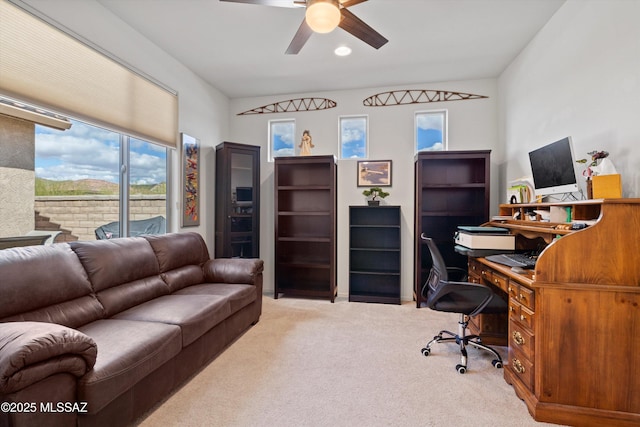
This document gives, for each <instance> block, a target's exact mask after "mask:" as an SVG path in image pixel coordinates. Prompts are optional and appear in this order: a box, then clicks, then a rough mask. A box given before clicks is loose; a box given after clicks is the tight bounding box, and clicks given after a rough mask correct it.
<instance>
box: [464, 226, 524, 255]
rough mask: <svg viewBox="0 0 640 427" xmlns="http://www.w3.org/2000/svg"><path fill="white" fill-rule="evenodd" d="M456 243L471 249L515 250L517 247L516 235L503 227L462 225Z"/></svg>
mask: <svg viewBox="0 0 640 427" xmlns="http://www.w3.org/2000/svg"><path fill="white" fill-rule="evenodd" d="M453 240H454V242H455V243H456V245H460V246H464V247H467V248H469V249H499V250H509V251H513V250H515V248H516V236H514V235H513V234H509V230H508V229H506V228H501V227H468V226H460V227H458V231H456V233H455V235H454V238H453Z"/></svg>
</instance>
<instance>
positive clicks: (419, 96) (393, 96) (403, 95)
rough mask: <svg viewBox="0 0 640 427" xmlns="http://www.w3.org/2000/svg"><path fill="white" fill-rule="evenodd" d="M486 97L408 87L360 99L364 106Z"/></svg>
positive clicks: (385, 105)
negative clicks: (407, 88)
mask: <svg viewBox="0 0 640 427" xmlns="http://www.w3.org/2000/svg"><path fill="white" fill-rule="evenodd" d="M480 98H488V96H484V95H475V94H473V93H464V92H451V91H448V90H429V89H423V90H420V89H409V90H393V91H390V92H382V93H378V94H375V95H372V96H370V97H368V98H366V99H365V100H363V101H362V104H363V105H364V106H365V107H387V106H389V105H405V104H424V103H427V102H443V101H464V100H467V99H480Z"/></svg>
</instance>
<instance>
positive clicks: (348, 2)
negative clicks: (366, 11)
mask: <svg viewBox="0 0 640 427" xmlns="http://www.w3.org/2000/svg"><path fill="white" fill-rule="evenodd" d="M366 1H367V0H345V1H341V2H340V4H341V5H342V7H351V6H355V5H356V4H358V3H364V2H366Z"/></svg>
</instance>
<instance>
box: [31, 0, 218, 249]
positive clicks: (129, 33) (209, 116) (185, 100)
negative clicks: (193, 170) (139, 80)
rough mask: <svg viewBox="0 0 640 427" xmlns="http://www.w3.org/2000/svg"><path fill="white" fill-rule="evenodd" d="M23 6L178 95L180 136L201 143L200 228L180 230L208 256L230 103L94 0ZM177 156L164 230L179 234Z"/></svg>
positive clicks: (40, 0)
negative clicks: (218, 156)
mask: <svg viewBox="0 0 640 427" xmlns="http://www.w3.org/2000/svg"><path fill="white" fill-rule="evenodd" d="M24 2H25V3H27V4H28V5H30V6H32V7H34V8H35V9H37V10H38V11H40V12H42V13H44V14H45V15H47V16H48V17H50V18H53V19H54V20H55V21H57V22H58V23H60V24H62V25H63V26H64V27H66V28H68V29H70V30H71V31H73V32H75V33H76V34H78V35H80V36H81V37H83V38H85V39H87V40H88V41H90V42H91V43H94V44H95V45H97V46H100V47H101V48H102V49H104V50H106V51H107V52H109V53H111V54H113V55H115V56H116V57H118V58H120V59H121V60H123V61H124V62H125V63H128V64H131V65H132V66H133V67H134V68H136V69H138V70H140V71H142V72H143V73H145V74H147V75H149V76H150V77H152V78H154V79H155V80H157V81H159V82H161V83H162V84H164V85H165V86H168V87H170V88H172V89H173V90H175V91H176V92H178V99H179V122H178V123H179V125H178V126H179V131H180V132H184V133H187V134H189V135H191V136H193V137H195V138H198V139H200V142H201V147H202V152H201V164H202V167H201V169H200V187H201V191H200V195H201V207H200V216H201V219H200V226H199V227H192V228H188V229H185V230H188V231H197V232H199V233H200V234H202V235H203V236H204V237H205V239H206V241H207V245H208V246H209V249H210V252H211V254H212V255H213V248H214V244H213V239H214V222H213V206H214V188H215V185H214V179H215V171H214V167H215V149H214V147H215V146H216V145H217V144H219V143H220V142H221V141H222V140H223V139H224V138H223V135H226V134H227V132H228V130H227V126H228V122H229V100H228V98H227V97H226V96H224V95H223V94H222V93H221V92H220V91H218V90H217V89H215V88H213V87H212V86H211V85H209V84H207V83H205V82H204V81H203V80H202V79H201V78H199V77H198V76H196V75H195V74H194V73H193V72H192V71H190V70H189V69H187V68H186V67H185V66H183V65H182V64H181V63H180V62H178V61H177V60H176V59H174V58H173V57H171V56H169V55H168V54H167V53H165V52H164V51H162V50H161V49H160V48H158V47H157V46H156V45H154V44H152V43H151V42H150V41H149V40H148V39H146V38H145V37H143V36H142V35H141V34H139V33H138V32H136V31H135V30H134V29H132V28H131V27H130V26H129V25H127V24H126V23H124V22H123V21H122V20H120V19H119V18H118V17H117V16H115V15H113V14H112V13H111V12H110V11H109V10H107V9H105V8H104V7H103V6H102V5H101V4H100V3H98V2H97V1H96V0H82V1H77V0H56V1H55V2H54V1H50V0H25V1H24ZM179 154H180V153H179V151H176V152H174V153H173V155H172V156H171V157H172V158H171V166H170V170H171V174H172V176H170V177H168V179H169V183H168V184H169V185H168V186H167V189H168V193H169V194H168V195H170V197H173V200H172V203H171V206H169V207H168V209H169V210H170V215H171V218H170V223H169V229H170V230H172V231H179V230H180V223H181V212H180V208H179V203H180V194H181V184H180V172H179V171H180V163H179Z"/></svg>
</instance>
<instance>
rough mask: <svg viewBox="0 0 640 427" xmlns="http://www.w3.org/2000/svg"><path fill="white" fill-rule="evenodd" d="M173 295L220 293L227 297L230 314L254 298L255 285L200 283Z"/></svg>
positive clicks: (255, 294)
mask: <svg viewBox="0 0 640 427" xmlns="http://www.w3.org/2000/svg"><path fill="white" fill-rule="evenodd" d="M173 295H220V296H224V297H226V298H228V299H229V308H230V309H231V314H233V313H235V312H236V311H238V310H240V309H241V308H243V307H245V306H247V305H249V304H251V303H252V302H254V301H255V300H256V297H257V292H256V287H255V286H253V285H242V284H233V283H202V284H199V285H193V286H188V287H186V288H184V289H181V290H179V291H178V292H175V293H174V294H173Z"/></svg>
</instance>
